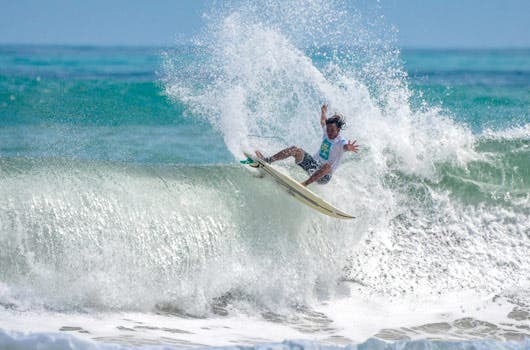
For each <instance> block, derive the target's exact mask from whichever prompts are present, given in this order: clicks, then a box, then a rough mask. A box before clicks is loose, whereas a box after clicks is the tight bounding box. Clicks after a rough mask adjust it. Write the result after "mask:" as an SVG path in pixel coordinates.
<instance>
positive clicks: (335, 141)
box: [256, 104, 359, 186]
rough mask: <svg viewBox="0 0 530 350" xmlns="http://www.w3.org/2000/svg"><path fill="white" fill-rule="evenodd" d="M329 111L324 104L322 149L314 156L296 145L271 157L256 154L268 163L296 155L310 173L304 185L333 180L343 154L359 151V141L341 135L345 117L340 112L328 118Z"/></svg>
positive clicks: (297, 162)
mask: <svg viewBox="0 0 530 350" xmlns="http://www.w3.org/2000/svg"><path fill="white" fill-rule="evenodd" d="M327 111H328V105H327V104H324V105H322V108H321V112H322V113H321V116H320V125H322V131H323V133H324V134H323V136H322V144H321V145H320V149H319V151H318V152H316V153H315V154H314V155H313V156H311V155H310V154H309V153H307V152H306V151H304V150H303V149H302V148H298V147H296V146H292V147H289V148H286V149H284V150H281V151H280V152H278V153H276V154H275V155H273V156H271V157H264V156H263V154H262V153H261V152H260V151H256V156H257V157H258V158H260V159H262V160H264V161H265V162H267V163H272V162H275V161H278V160H282V159H285V158H288V157H294V161H295V162H296V164H297V165H298V166H300V167H301V168H302V169H304V170H305V171H306V172H307V173H308V174H309V178H308V179H307V180H305V181H304V182H302V185H303V186H307V185H309V184H311V183H313V182H315V181H316V182H317V183H318V184H321V185H324V184H327V183H328V182H329V181H330V180H331V176H332V175H333V172H334V171H335V170H337V168H338V166H339V165H340V161H341V159H342V155H343V154H344V153H345V152H357V151H358V149H359V146H358V145H357V144H356V142H357V141H353V142H352V141H346V139H345V138H343V137H342V136H340V135H339V133H340V131H341V129H342V128H344V126H345V125H346V123H345V122H344V119H343V118H342V117H341V116H340V115H338V114H335V115H333V116H332V117H330V118H327Z"/></svg>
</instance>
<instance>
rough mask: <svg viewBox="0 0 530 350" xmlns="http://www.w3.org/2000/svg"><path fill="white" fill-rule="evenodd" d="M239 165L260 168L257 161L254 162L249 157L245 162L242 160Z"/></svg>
mask: <svg viewBox="0 0 530 350" xmlns="http://www.w3.org/2000/svg"><path fill="white" fill-rule="evenodd" d="M239 163H241V164H248V165H250V166H251V167H253V168H258V167H259V163H258V162H256V161H255V160H253V159H252V158H250V157H247V159H244V160H240V161H239Z"/></svg>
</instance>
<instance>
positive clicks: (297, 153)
mask: <svg viewBox="0 0 530 350" xmlns="http://www.w3.org/2000/svg"><path fill="white" fill-rule="evenodd" d="M291 148H292V154H293V156H294V159H295V161H296V162H297V163H300V162H301V161H302V159H303V158H304V150H303V149H301V148H298V147H296V146H292V147H291Z"/></svg>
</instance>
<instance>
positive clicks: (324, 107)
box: [320, 103, 328, 126]
mask: <svg viewBox="0 0 530 350" xmlns="http://www.w3.org/2000/svg"><path fill="white" fill-rule="evenodd" d="M320 112H321V113H320V125H322V126H325V125H326V119H327V114H328V105H327V104H326V103H324V104H323V105H322V107H320Z"/></svg>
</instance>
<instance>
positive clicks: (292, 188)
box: [243, 152, 355, 219]
mask: <svg viewBox="0 0 530 350" xmlns="http://www.w3.org/2000/svg"><path fill="white" fill-rule="evenodd" d="M243 153H244V154H245V156H247V157H248V158H250V159H252V161H254V162H255V163H257V164H258V168H260V169H261V170H263V171H264V172H265V173H267V174H268V175H270V176H271V177H272V178H273V179H274V180H275V181H276V183H278V184H280V185H281V186H282V187H283V188H284V189H285V190H286V191H287V193H289V194H290V195H291V196H293V197H294V198H296V199H297V200H298V201H300V202H302V203H304V204H305V205H307V206H309V207H311V208H313V209H315V210H317V211H319V212H321V213H322V214H326V215H328V216H331V217H334V218H339V219H354V218H355V217H354V216H351V215H349V214H346V213H345V212H343V211H341V210H340V209H337V208H335V207H334V206H333V205H331V204H330V203H328V202H326V201H325V200H323V199H322V198H320V197H319V196H318V195H316V194H315V193H314V192H312V191H311V190H309V189H308V188H306V187H305V186H302V185H301V184H300V183H299V182H298V181H296V180H295V179H293V178H292V177H290V176H289V175H286V174H283V173H282V172H280V171H279V170H277V169H275V168H273V167H272V166H271V165H270V164H268V163H267V162H264V161H263V160H261V159H259V158H258V157H256V156H255V155H252V154H250V153H248V152H243ZM251 166H254V164H252V165H251ZM254 167H255V166H254Z"/></svg>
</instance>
